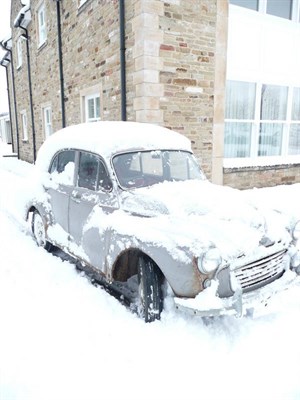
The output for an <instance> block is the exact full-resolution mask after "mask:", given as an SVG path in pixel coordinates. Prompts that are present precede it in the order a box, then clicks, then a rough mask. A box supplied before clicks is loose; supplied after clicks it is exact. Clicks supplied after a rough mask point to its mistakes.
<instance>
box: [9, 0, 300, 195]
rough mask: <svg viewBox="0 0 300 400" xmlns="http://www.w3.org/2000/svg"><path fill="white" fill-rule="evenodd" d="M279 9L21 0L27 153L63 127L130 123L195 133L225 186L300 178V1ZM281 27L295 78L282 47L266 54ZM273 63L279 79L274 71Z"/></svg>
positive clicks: (216, 0)
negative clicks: (284, 11) (287, 10)
mask: <svg viewBox="0 0 300 400" xmlns="http://www.w3.org/2000/svg"><path fill="white" fill-rule="evenodd" d="M276 1H278V0H276ZM271 3H274V1H272V0H253V1H252V0H231V1H230V4H229V3H228V0H169V1H168V2H165V1H161V0H126V1H125V0H119V1H118V0H61V1H58V0H51V1H50V0H47V1H46V0H31V1H30V3H29V2H26V4H25V2H24V1H23V2H21V1H20V0H12V3H11V27H12V38H11V41H10V42H8V41H4V42H3V41H2V46H3V47H4V48H5V50H6V51H7V52H8V55H7V56H6V59H9V60H10V62H8V63H7V64H6V68H7V70H8V72H9V73H8V77H9V78H8V80H9V90H10V93H11V95H10V110H11V119H12V132H13V140H14V142H15V143H14V144H15V146H14V147H15V149H18V153H19V157H20V158H21V159H23V160H26V161H29V162H33V161H34V160H35V158H36V153H37V151H38V149H39V147H40V146H41V144H42V143H43V141H44V140H45V139H46V138H47V136H49V135H51V134H52V133H53V132H55V131H56V130H58V129H60V128H61V127H63V126H67V125H71V124H76V123H80V122H84V121H96V120H100V119H102V120H121V119H122V120H129V121H139V122H150V123H154V124H160V125H163V126H166V127H169V128H171V129H174V130H176V131H178V132H180V133H182V134H184V135H186V136H187V137H189V139H190V140H191V141H192V146H193V150H194V153H195V154H196V156H197V158H198V159H199V161H200V163H201V165H202V167H203V169H204V171H205V173H206V175H207V176H208V178H209V179H210V180H212V181H213V182H215V183H218V184H227V185H230V186H233V187H240V188H247V187H253V186H258V187H259V186H266V185H275V184H280V183H294V182H299V181H300V139H299V137H300V133H299V120H300V117H299V115H298V114H297V109H299V93H298V92H299V90H300V89H299V88H300V80H299V74H298V73H296V71H299V70H300V61H299V53H298V55H297V51H296V49H297V46H298V47H299V44H300V36H299V35H300V34H299V26H300V23H299V1H298V0H294V1H292V0H285V3H291V7H292V8H291V10H290V13H289V15H288V17H287V16H286V15H284V16H282V15H279V16H278V15H273V14H274V12H273V14H271V13H270V12H269V11H270V9H268V6H270V5H272V4H271ZM279 3H280V4H281V3H282V2H279ZM262 7H264V8H262ZM282 7H283V9H284V8H285V6H282ZM278 13H279V12H277V14H278ZM241 18H242V19H241ZM268 23H269V25H270V26H271V28H270V30H268V29H269V28H268V29H266V28H265V27H266V26H269V25H268ZM253 26H254V27H255V29H254V30H253ZM276 26H277V29H278V26H279V27H280V29H279V31H280V32H281V30H282V29H283V31H284V33H283V38H284V39H282V41H281V42H282V43H283V42H284V41H285V40H288V42H289V43H293V44H290V46H289V47H288V46H285V57H286V58H287V59H288V62H289V63H292V65H293V71H294V72H293V73H291V71H290V64H289V63H287V62H284V60H278V51H277V52H276V46H274V45H272V46H273V51H269V53H270V54H269V55H268V56H267V55H266V57H264V51H265V50H266V49H269V46H270V43H273V42H272V33H273V29H276ZM258 27H259V28H258ZM265 29H266V31H265ZM251 31H252V32H253V31H255V33H253V35H254V36H255V38H254V39H253V37H251V34H250V32H251ZM283 31H282V32H283ZM262 32H267V33H268V35H266V39H265V40H264V43H263V44H261V40H260V36H259V35H260V34H261V33H262ZM277 36H278V35H277ZM279 37H281V35H280V34H279ZM10 43H11V44H10ZM274 43H275V41H274ZM276 43H278V41H277V38H276ZM276 54H277V59H276ZM270 57H271V58H270ZM272 57H273V58H272ZM274 57H275V59H276V60H275V61H276V65H278V68H277V70H276V69H275V71H273V74H271V73H270V68H269V69H268V68H264V65H265V63H269V64H270V63H271V61H270V60H272V62H273V61H274ZM280 57H283V53H282V52H280ZM279 61H281V62H279ZM255 63H256V64H255ZM288 64H289V65H288ZM297 68H298V70H297ZM280 74H281V75H280ZM259 93H260V94H259ZM261 93H265V94H264V97H262V94H261ZM285 96H286V97H285ZM297 96H298V97H297ZM270 98H271V99H273V100H268V99H270ZM265 99H266V100H265ZM297 99H298V100H297ZM263 100H265V101H266V102H267V105H266V106H264V107H263V106H262V104H264V103H263ZM297 107H298V108H297ZM241 109H242V110H241ZM253 110H254V111H253ZM279 112H280V115H279V114H278V113H279ZM284 112H285V113H284ZM279 117H280V118H279ZM293 118H295V119H293ZM99 134H101V133H99Z"/></svg>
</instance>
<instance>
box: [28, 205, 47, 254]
mask: <svg viewBox="0 0 300 400" xmlns="http://www.w3.org/2000/svg"><path fill="white" fill-rule="evenodd" d="M31 230H32V234H33V236H34V239H35V241H36V243H37V245H38V246H40V247H43V248H44V249H45V250H47V251H49V250H51V248H52V245H51V243H49V242H48V241H47V240H46V228H45V223H44V221H43V218H42V216H41V214H40V213H39V212H38V211H37V210H35V211H34V212H33V215H32V221H31Z"/></svg>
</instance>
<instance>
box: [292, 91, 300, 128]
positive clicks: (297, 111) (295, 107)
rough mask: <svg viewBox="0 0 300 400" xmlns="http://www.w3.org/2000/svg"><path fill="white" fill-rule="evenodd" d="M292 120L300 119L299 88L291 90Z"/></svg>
mask: <svg viewBox="0 0 300 400" xmlns="http://www.w3.org/2000/svg"><path fill="white" fill-rule="evenodd" d="M292 120H294V121H300V88H294V91H293V103H292Z"/></svg>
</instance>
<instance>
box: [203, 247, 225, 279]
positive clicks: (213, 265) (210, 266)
mask: <svg viewBox="0 0 300 400" xmlns="http://www.w3.org/2000/svg"><path fill="white" fill-rule="evenodd" d="M221 262H222V257H221V254H220V251H219V250H218V249H216V248H212V249H209V250H208V251H207V252H206V253H204V254H203V256H202V257H201V258H199V260H198V268H199V270H200V272H202V273H203V274H209V273H210V272H213V271H215V270H216V269H217V268H218V267H219V265H220V264H221Z"/></svg>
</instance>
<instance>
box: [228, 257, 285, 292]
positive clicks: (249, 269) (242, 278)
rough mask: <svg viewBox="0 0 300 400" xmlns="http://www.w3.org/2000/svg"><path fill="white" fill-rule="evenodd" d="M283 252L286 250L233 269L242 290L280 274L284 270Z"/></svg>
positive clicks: (263, 282) (257, 285)
mask: <svg viewBox="0 0 300 400" xmlns="http://www.w3.org/2000/svg"><path fill="white" fill-rule="evenodd" d="M285 253H286V250H282V251H279V252H277V253H275V254H271V255H269V256H267V257H265V258H262V259H260V260H256V261H255V262H252V263H249V264H247V265H243V266H242V267H239V268H237V269H236V270H234V274H235V277H236V279H237V280H238V282H239V284H240V285H241V287H242V289H243V291H244V292H246V291H249V290H251V289H254V287H259V286H264V285H265V284H266V283H268V282H269V281H272V280H275V279H276V278H278V277H279V276H281V275H282V274H283V272H284V255H285Z"/></svg>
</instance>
